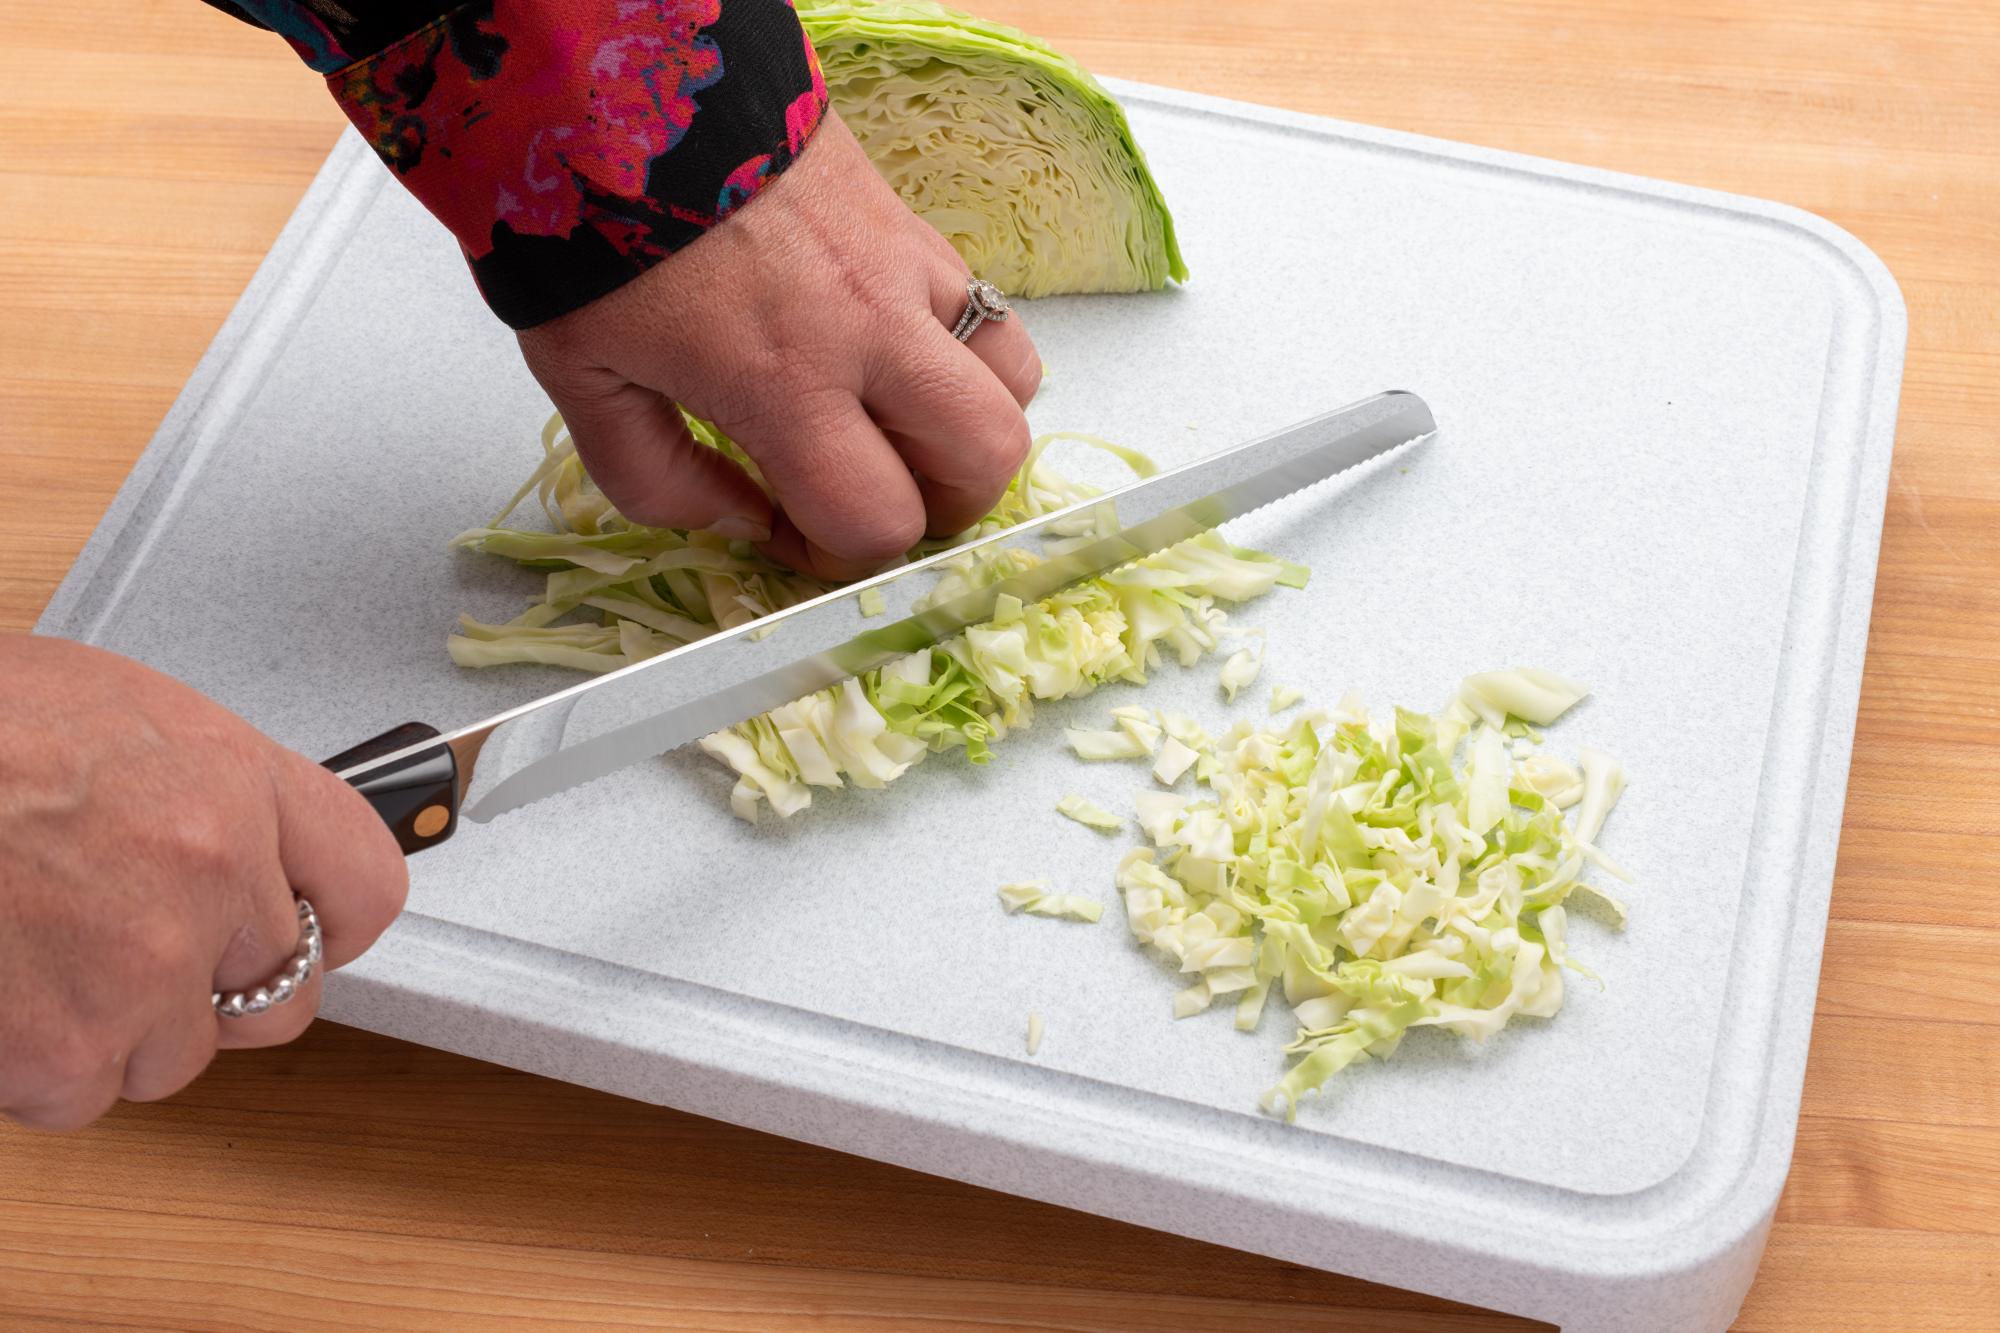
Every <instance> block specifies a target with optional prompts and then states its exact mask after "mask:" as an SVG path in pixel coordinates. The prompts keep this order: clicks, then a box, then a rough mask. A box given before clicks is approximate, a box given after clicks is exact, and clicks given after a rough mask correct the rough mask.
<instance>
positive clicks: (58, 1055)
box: [8, 1031, 113, 1104]
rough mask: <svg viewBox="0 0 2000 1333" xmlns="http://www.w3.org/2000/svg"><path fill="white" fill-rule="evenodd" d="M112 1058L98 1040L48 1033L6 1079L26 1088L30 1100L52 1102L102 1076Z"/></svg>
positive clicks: (70, 1032)
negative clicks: (45, 1038)
mask: <svg viewBox="0 0 2000 1333" xmlns="http://www.w3.org/2000/svg"><path fill="white" fill-rule="evenodd" d="M112 1063H113V1057H112V1055H111V1053H110V1051H108V1050H107V1049H105V1048H104V1047H103V1046H102V1045H101V1044H100V1043H99V1042H97V1041H95V1040H93V1039H92V1038H90V1037H88V1036H86V1035H85V1034H83V1033H80V1032H76V1031H69V1032H64V1033H59V1034H55V1035H53V1036H51V1037H50V1038H49V1039H47V1040H44V1041H43V1042H41V1043H39V1044H38V1045H37V1046H36V1047H35V1048H34V1049H32V1050H30V1051H28V1052H26V1053H25V1054H24V1055H23V1056H22V1058H21V1059H20V1061H19V1062H18V1064H16V1065H15V1066H14V1067H13V1068H12V1069H11V1070H10V1071H9V1078H8V1081H9V1083H10V1084H16V1085H19V1086H21V1087H24V1088H26V1089H28V1090H29V1095H30V1098H31V1100H33V1101H36V1102H38V1103H47V1104H55V1103H58V1102H61V1101H64V1100H67V1099H68V1098H70V1097H71V1096H72V1095H73V1094H74V1093H76V1092H77V1091H78V1090H79V1089H86V1088H88V1087H90V1086H91V1085H92V1084H94V1083H96V1082H97V1081H98V1080H100V1079H101V1078H102V1077H103V1074H104V1071H105V1069H106V1068H107V1067H108V1066H109V1065H110V1064H112Z"/></svg>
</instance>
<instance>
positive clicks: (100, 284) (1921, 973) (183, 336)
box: [0, 0, 2000, 1333]
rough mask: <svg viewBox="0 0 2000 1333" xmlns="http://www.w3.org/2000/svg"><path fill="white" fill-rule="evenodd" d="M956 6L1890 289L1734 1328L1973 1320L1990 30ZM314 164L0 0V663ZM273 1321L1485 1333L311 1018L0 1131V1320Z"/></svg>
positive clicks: (1988, 864) (1998, 325)
mask: <svg viewBox="0 0 2000 1333" xmlns="http://www.w3.org/2000/svg"><path fill="white" fill-rule="evenodd" d="M977 3H978V4H979V7H980V8H981V10H982V12H984V13H987V14H989V15H991V16H992V17H995V18H998V19H1002V20H1005V21H1009V22H1014V23H1018V24H1019V25H1021V26H1023V27H1025V28H1027V29H1029V30H1030V31H1033V32H1036V33H1039V34H1041V35H1043V36H1046V37H1048V38H1049V39H1051V40H1052V41H1054V42H1055V43H1056V44H1057V45H1058V46H1060V47H1062V48H1063V49H1064V50H1066V51H1068V52H1069V53H1071V54H1073V55H1075V56H1076V57H1078V58H1079V59H1081V60H1082V61H1084V63H1086V64H1087V65H1089V66H1091V67H1092V68H1094V69H1096V70H1098V71H1100V72H1102V73H1105V74H1115V75H1122V76H1126V77H1130V78H1136V79H1146V80H1151V81H1153V82H1157V83H1163V84H1171V85H1175V86H1178V87H1183V88H1191V89H1196V90H1198V91H1202V92H1208V93H1216V94H1223V95H1227V96H1233V97H1239V98H1244V99H1247V100H1251V101H1258V102H1266V103H1271V104H1274V105H1279V106H1285V107H1292V108H1296V109H1299V110H1304V111H1312V112H1320V113H1324V114H1327V115H1333V116H1338V117H1342V118H1344V119H1348V120H1355V121H1362V122H1366V123H1369V124H1375V125H1385V126H1392V127H1395V128H1398V129H1407V130H1415V131H1419V132H1422V133H1426V134H1434V135H1441V136H1444V137H1448V138H1453V139H1463V140H1467V141H1470V142H1473V143H1480V144H1488V145H1492V146H1495V147H1500V148H1508V149H1515V150H1519V151H1523V152H1528V153H1536V154H1541V155H1544V156H1548V157H1555V158H1562V159H1566V160H1569V161H1574V162H1584V163H1590V164H1594V165H1599V166H1606V167H1614V168H1617V169H1620V170H1624V171H1632V172H1639V173H1643V174H1646V175H1652V176H1662V177H1666V178H1669V179H1673V180H1681V181H1689V182H1692V183H1695V184H1699V185H1708V186H1715V187H1718V188H1720V189H1725V190H1735V191H1741V192H1744V193H1749V194H1756V195H1763V196H1767V197H1770V198H1774V199H1781V200H1785V201H1787V202H1789V203H1793V204H1797V205H1800V206H1802V207H1804V208H1808V209H1811V210H1813V211H1815V212H1818V213H1822V214H1824V215H1826V216H1827V217H1829V218H1831V219H1832V220H1834V221H1835V222H1837V223H1839V224H1840V225H1841V226H1843V227H1846V228H1847V229H1849V230H1850V231H1852V232H1854V233H1855V234H1856V235H1858V236H1859V237H1860V238H1861V239H1862V240H1863V241H1865V242H1866V243H1867V244H1869V245H1870V246H1872V247H1873V248H1874V249H1875V250H1876V252H1877V253H1878V254H1880V255H1881V256H1882V257H1883V258H1884V259H1885V260H1886V261H1887V262H1888V264H1889V267H1890V268H1891V269H1892V270H1893V271H1894V273H1895V275H1896V277H1897V279H1898V280H1899V281H1900V282H1901V283H1902V287H1903V292H1904V294H1905V296H1906V297H1907V299H1908V302H1909V310H1910V347H1909V362H1908V369H1907V373H1906V376H1905V380H1904V389H1903V411H1902V420H1901V424H1900V428H1899V432H1898V437H1897V444H1896V462H1895V472H1894V478H1893V481H1892V485H1891V492H1890V497H1889V514H1888V524H1887V528H1886V530H1885V532H1884V534H1883V543H1882V565H1881V575H1880V579H1879V582H1878V586H1877V595H1876V602H1875V617H1874V628H1873V636H1872V639H1871V642H1870V646H1869V655H1868V668H1867V677H1866V682H1865V685H1864V687H1863V691H1862V701H1861V718H1860V733H1859V737H1858V739H1857V741H1856V744H1855V751H1854V766H1853V777H1852V781H1851V785H1850V789H1849V796H1848V803H1847V812H1846V823H1845V828H1844V832H1843V835H1842V841H1841V853H1840V869H1839V877H1838V882H1837V883H1836V885H1835V889H1834V897H1833V922H1832V926H1831V929H1830V931H1829V933H1828V937H1827V948H1826V962H1825V968H1824V972H1823V976H1822V981H1821V991H1820V1000H1819V1013H1818V1020H1817V1023H1816V1025H1815V1027H1814V1033H1813V1046H1812V1060H1811V1065H1810V1068H1809V1070H1808V1073H1807V1078H1806V1090H1805V1112H1804V1117H1803V1119H1802V1121H1801V1123H1800V1126H1799V1136H1798V1148H1797V1154H1796V1157H1795V1160H1794V1163H1793V1168H1792V1173H1791V1180H1790V1184H1789V1186H1788V1188H1787V1189H1786V1192H1785V1196H1784V1201H1783V1203H1782V1204H1781V1205H1780V1210H1779V1219H1778V1224H1777V1227H1776V1229H1775V1230H1774V1232H1773V1234H1772V1237H1771V1243H1770V1249H1769V1252H1768V1253H1767V1255H1766V1257H1765V1260H1764V1266H1763V1269H1762V1271H1761V1273H1760V1275H1759V1277H1758V1280H1757V1285H1756V1287H1755V1289H1754V1290H1753V1291H1752V1292H1751V1294H1750V1299H1749V1302H1748V1304H1747V1306H1746V1307H1745V1311H1744V1315H1743V1318H1742V1321H1741V1323H1740V1327H1742V1328H1744V1329H1757V1330H1766V1329H1772V1330H1775V1329H1797V1330H1815V1331H1816V1333H1817V1331H1819V1330H1830V1329H1868V1330H1882V1329H1892V1328H1904V1329H1922V1330H1942V1329H1972V1328H1991V1327H1993V1326H1994V1324H1993V1323H1992V1321H1993V1320H1994V1318H1995V1317H1996V1316H1995V1311H1996V1310H2000V998H1996V997H2000V432H1996V426H1995V422H1996V420H2000V315H1996V311H2000V8H1996V5H1995V2H1994V0H1984V2H1983V3H1950V2H1946V0H1936V2H1932V3H1922V4H1918V3H1893V2H1891V0H1879V2H1876V3H1843V2H1841V0H1763V3H1758V4H1734V5H1731V4H1722V3H1714V2H1712V0H1675V3H1664V2H1660V0H1655V2H1652V3H1647V2H1645V0H1590V2H1588V3H1585V2H1583V0H1540V2H1539V3H1537V2H1534V0H1501V2H1498V3H1485V4H1474V3H1436V2H1433V3H1405V4H1398V5H1360V4H1336V3H1321V2H1317V0H1282V2H1280V0H1267V2H1265V3H1250V2H1249V0H1245V3H1242V4H1238V5H1231V6H1219V5H1216V4H1214V3H1212V0H1121V2H1119V3H1111V2H1109V0H1096V2H1095V3H1078V2H1077V0H977ZM1225 13H1227V14H1230V15H1231V17H1228V18H1226V19H1225V18H1223V17H1221V15H1223V14H1225ZM340 124H341V121H340V118H339V115H338V114H337V112H336V111H335V110H334V108H333V107H332V105H331V104H330V103H329V102H328V101H327V99H326V97H325V94H324V93H323V92H322V91H321V90H320V88H319V87H318V83H317V80H315V79H314V78H313V77H312V76H311V75H310V74H309V73H307V72H306V71H305V70H303V69H302V68H301V67H300V66H298V64H297V63H296V62H295V61H294V60H293V58H292V57H291V56H290V54H289V53H288V52H287V51H286V50H285V49H284V47H283V46H282V45H281V44H280V43H278V42H277V41H276V40H275V39H273V38H269V37H264V36H260V35H259V34H256V33H254V32H251V31H249V30H248V29H244V28H241V27H239V26H238V25H235V24H232V23H230V22H228V21H227V20H225V19H223V18H221V17H219V16H217V15H215V14H212V13H209V12H207V11H206V10H204V9H203V8H202V7H201V6H200V5H197V4H195V3H193V0H118V3H113V2H112V0H65V3H62V4H49V3H45V2H44V0H0V628H4V629H10V630H15V629H25V628H27V627H28V626H29V625H30V624H32V623H33V621H34V619H35V617H36V615H37V614H39V612H40V611H41V609H42V606H43V604H44V603H45V602H46V600H47V599H48V597H49V595H50V593H51V592H52V591H53V590H54V588H55V585H56V582H57V580H58V579H60V578H61V576H62V574H63V572H64V570H65V569H66V568H67V567H68V566H69V564H70V562H71V561H72V560H73V559H74V558H75V556H76V553H77V551H78V549H79V548H80V547H81V546H82V544H83V541H84V538H85V537H86V536H87V535H88V534H89V532H90V530H91V528H92V526H93V525H94V524H95V523H96V522H97V520H98V517H99V515H100V514H101V513H102V511H103V509H104V506H105V504H106V502H107V501H108V500H109V499H110V497H111V495H112V492H113V490H114V489H115V488H116V487H117V485H118V483H119V481H120V480H121V479H122V478H123V476H124V474H125V472H126V469H127V468H128V467H129V466H130V464H131V462H132V459H133V458H134V457H135V456H136V455H137V454H138V452H139V450H140V449H141V448H142V447H143V446H144V445H145V443H146V441H147V439H148V438H149V437H150V436H151V434H152V432H153V430H154V428H155V426H156V425H157V424H158V423H159V420H160V418H161V416H162V415H163V414H164V413H165V411H166V409H167V406H168V404H169V403H170V402H171V401H172V399H173V397H174V394H175V392H176V391H177V390H178V389H179V388H180V386H181V384H182V382H183V381H184V380H185V378H186V377H187V375H188V373H189V372H190V371H191V370H192V369H193V368H194V364H195V361H196V359H197V358H198V357H199V356H200V354H201V352H202V350H203V348H204V347H205V346H206V345H207V343H208V341H209V339H210V337H211V336H212V335H213V334H214V332H215V330H216V328H217V326H218V325H220V323H221V322H222V319H223V316H224V315H225V314H226V313H227V312H228V310H229V307H230V305H231V303H232V302H234V300H235V299H236V297H237V294H238V293H239V292H240V291H241V289H242V287H243V285H244V283H245V282H246V281H247V280H248V278H249V276H250V273H251V271H252V269H253V268H254V267H255V265H256V263H257V261H258V260H259V259H260V258H261V257H262V255H263V253H264V251H265V248H266V247H267V246H268V245H269V244H270V242H271V240H272V238H273V237H274V236H276V234H277V232H278V229H279V227H280V226H281V225H282V224H283V222H284V220H285V218H286V216H287V215H288V214H289V212H290V211H291V209H292V206H293V205H294V203H295V202H296V201H297V199H298V196H299V194H300V192H301V190H303V189H304V187H305V184H306V181H307V180H308V178H309V177H310V176H311V174H312V172H313V171H314V169H315V168H316V167H317V166H318V165H319V163H320V160H321V158H322V156H323V155H324V154H325V152H326V150H327V149H328V147H329V146H330V145H331V143H332V142H333V139H334V135H335V133H336V131H337V130H338V129H339V127H340ZM1578 1150H1579V1151H1588V1150H1589V1146H1588V1145H1587V1144H1580V1145H1578ZM279 1319H282V1320H283V1321H284V1322H285V1323H286V1324H287V1325H288V1326H291V1327H329V1328H331V1327H359V1326H375V1327H385V1328H386V1327H398V1328H415V1327H432V1326H440V1325H446V1324H456V1325H464V1324H468V1323H478V1324H480V1325H482V1326H484V1325H487V1324H496V1323H499V1322H501V1321H503V1320H504V1319H517V1320H523V1321H529V1322H534V1323H577V1324H611V1323H621V1324H623V1323H629V1324H651V1325H663V1326H669V1327H676V1328H704V1329H758V1330H761V1329H771V1328H780V1327H799V1326H805V1325H810V1326H811V1327H814V1328H820V1329H856V1330H859V1329H879V1328H882V1327H885V1326H887V1325H888V1324H889V1322H890V1321H891V1320H897V1321H901V1324H902V1326H908V1327H921V1328H945V1327H951V1328H972V1327H999V1326H1008V1327H1018V1326H1031V1327H1060V1328H1067V1329H1085V1328H1089V1329H1134V1330H1137V1329H1165V1328H1177V1327H1190V1328H1196V1327H1199V1328H1211V1329H1234V1328H1242V1329H1246V1330H1247V1329H1251V1328H1261V1329H1277V1328H1284V1329H1319V1328H1324V1329H1377V1328H1390V1327H1393V1328H1399V1329H1485V1328H1504V1327H1514V1326H1525V1324H1524V1321H1521V1320H1515V1319H1511V1318H1508V1317H1505V1316H1500V1315H1491V1314H1486V1313H1482V1312H1479V1311H1475V1310H1470V1309H1467V1308H1465V1307H1461V1306H1453V1305H1450V1304H1448V1303H1446V1302H1443V1301H1438V1300H1433V1299H1431V1298H1429V1297H1423V1296H1416V1295H1411V1294H1408V1293H1404V1292H1399V1291H1395V1290H1392V1289H1390V1288H1386V1287H1378V1286H1371V1285H1369V1284H1366V1283H1361V1282H1356V1281H1351V1280H1348V1279H1344V1278H1338V1277H1333V1276H1330V1275H1326V1274H1321V1273H1316V1272H1312V1271H1309V1270H1306V1269H1302V1268H1299V1267H1296V1266H1293V1265H1289V1264H1282V1263H1278V1262H1275V1261H1271V1260H1266V1259H1260V1258H1254V1257H1251V1256H1247V1255H1242V1254H1238V1253H1234V1252H1231V1251H1227V1250H1222V1249H1217V1248H1214V1247H1211V1246H1206V1245H1201V1244H1198V1243H1195V1242H1192V1241H1184V1240H1178V1239H1175V1238H1173V1237H1169V1236H1164V1235H1159V1234H1155V1233H1152V1232H1148V1231H1142V1230H1140V1229H1138V1228H1135V1227H1130V1226H1125V1225H1123V1224H1120V1223H1115V1222H1109V1221H1105V1220H1102V1219H1099V1218H1093V1217H1088V1216H1084V1215H1082V1214H1077V1213H1070V1212H1066V1211H1063V1210H1061V1209H1057V1208H1051V1207H1047V1206H1044V1205H1041V1204H1035V1203H1028V1202H1024V1201H1021V1200H1018V1199H1012V1198H1008V1197H1005V1196H1002V1195H998V1194H994V1193H991V1192H988V1191H985V1190H979V1189H974V1188H971V1187H968V1186H963V1185H959V1184H955V1183H952V1182H949V1181H943V1180H937V1179H932V1178H930V1177H926V1176H920V1175H916V1174H914V1173H911V1172H908V1171H903V1170H899V1169H897V1168H893V1167H887V1166H882V1165H879V1164H875V1163H871V1162H866V1161H862V1160H859V1159H856V1158H851V1157H845V1156H841V1155H839V1154H835V1153H831V1152H826V1151H823V1150H820V1149H816V1148H810V1147H806V1146H803V1145H800V1144H796V1143H790V1142H787V1141H784V1140H782V1139H776V1138H771V1137H767V1136H765V1135H761V1134H755V1133H751V1132H748V1131H745V1130H741V1129H736V1128H732V1127H730V1126H728V1125H722V1124H717V1123H714V1122H711V1121H706V1120H701V1119H698V1118H695V1117H692V1116H687V1115H681V1114H678V1113H675V1112H671V1111H664V1110H660V1109H656V1108H653V1107H648V1106H643V1105H639V1104H637V1103H633V1102H627V1101H622V1100H619V1099H617V1098H613V1097H608V1096H604V1095H602V1094H598V1093H593V1092H588V1091H585V1090H583V1089H581V1088H576V1087H570V1086H566V1085H564V1084H560V1083H552V1082H547V1081H545V1080H542V1079H538V1078H534V1077H531V1076H528V1075H525V1074H519V1073H515V1072H512V1071H509V1070H505V1069H499V1068H495V1067H493V1066H489V1065H482V1064H478V1063H476V1062H473V1061H470V1060H465V1059H461V1058H459V1057H456V1056H449V1055H442V1054H438V1053H436V1052H433V1051H427V1050H424V1049H421V1048H418V1047H414V1046H408V1045H404V1044H402V1043H399V1042H394V1041H389V1040H386V1039H383V1038H379V1037H374V1036H370V1035H367V1034H364V1033H360V1032H356V1031H352V1030H349V1029H343V1028H337V1027H334V1026H332V1025H329V1024H321V1025H319V1026H318V1027H316V1028H315V1029H314V1030H313V1031H312V1032H311V1033H309V1034H308V1035H307V1037H306V1038H305V1039H304V1040H302V1041H301V1042H299V1043H298V1044H297V1045H295V1046H293V1047H290V1048H288V1049H283V1050H276V1051H266V1052H253V1053H241V1054H231V1055H226V1056H224V1057H223V1058H222V1059H221V1060H220V1061H219V1063H218V1064H217V1065H216V1066H215V1067H214V1068H213V1069H211V1071H210V1072H209V1073H208V1074H207V1075H206V1076H205V1077H203V1078H202V1079H201V1080H200V1081H199V1082H198V1083H196V1084H195V1085H194V1086H193V1087H192V1088H191V1089H189V1090H188V1091H187V1092H186V1093H184V1094H183V1095H182V1096H180V1097H179V1098H177V1099H176V1100H174V1101H171V1102H168V1103H165V1104H162V1105H155V1106H145V1107H123V1108H120V1109H119V1110H118V1111H117V1112H115V1113H114V1114H112V1115H111V1116H109V1117H107V1118H106V1119H105V1120H104V1121H102V1122H100V1123H99V1124H98V1125H96V1126H94V1127H92V1128H91V1129H89V1130H87V1131H85V1132H82V1133H79V1134H76V1135H72V1136H68V1137H45V1136H35V1135H30V1134H28V1133H25V1132H23V1131H19V1130H14V1129H11V1128H0V1322H4V1323H6V1324H7V1325H8V1326H10V1327H14V1326H19V1323H28V1322H32V1323H35V1324H36V1325H38V1326H39V1325H43V1324H46V1323H55V1324H61V1323H65V1322H73V1323H79V1324H81V1323H104V1324H121V1325H127V1324H129V1325H173V1326H182V1327H190V1326H197V1325H199V1326H224V1327H239V1326H241V1327H252V1326H258V1327H262V1326H268V1325H269V1324H271V1323H272V1322H274V1321H276V1320H279ZM17 1321H18V1322H17Z"/></svg>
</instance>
